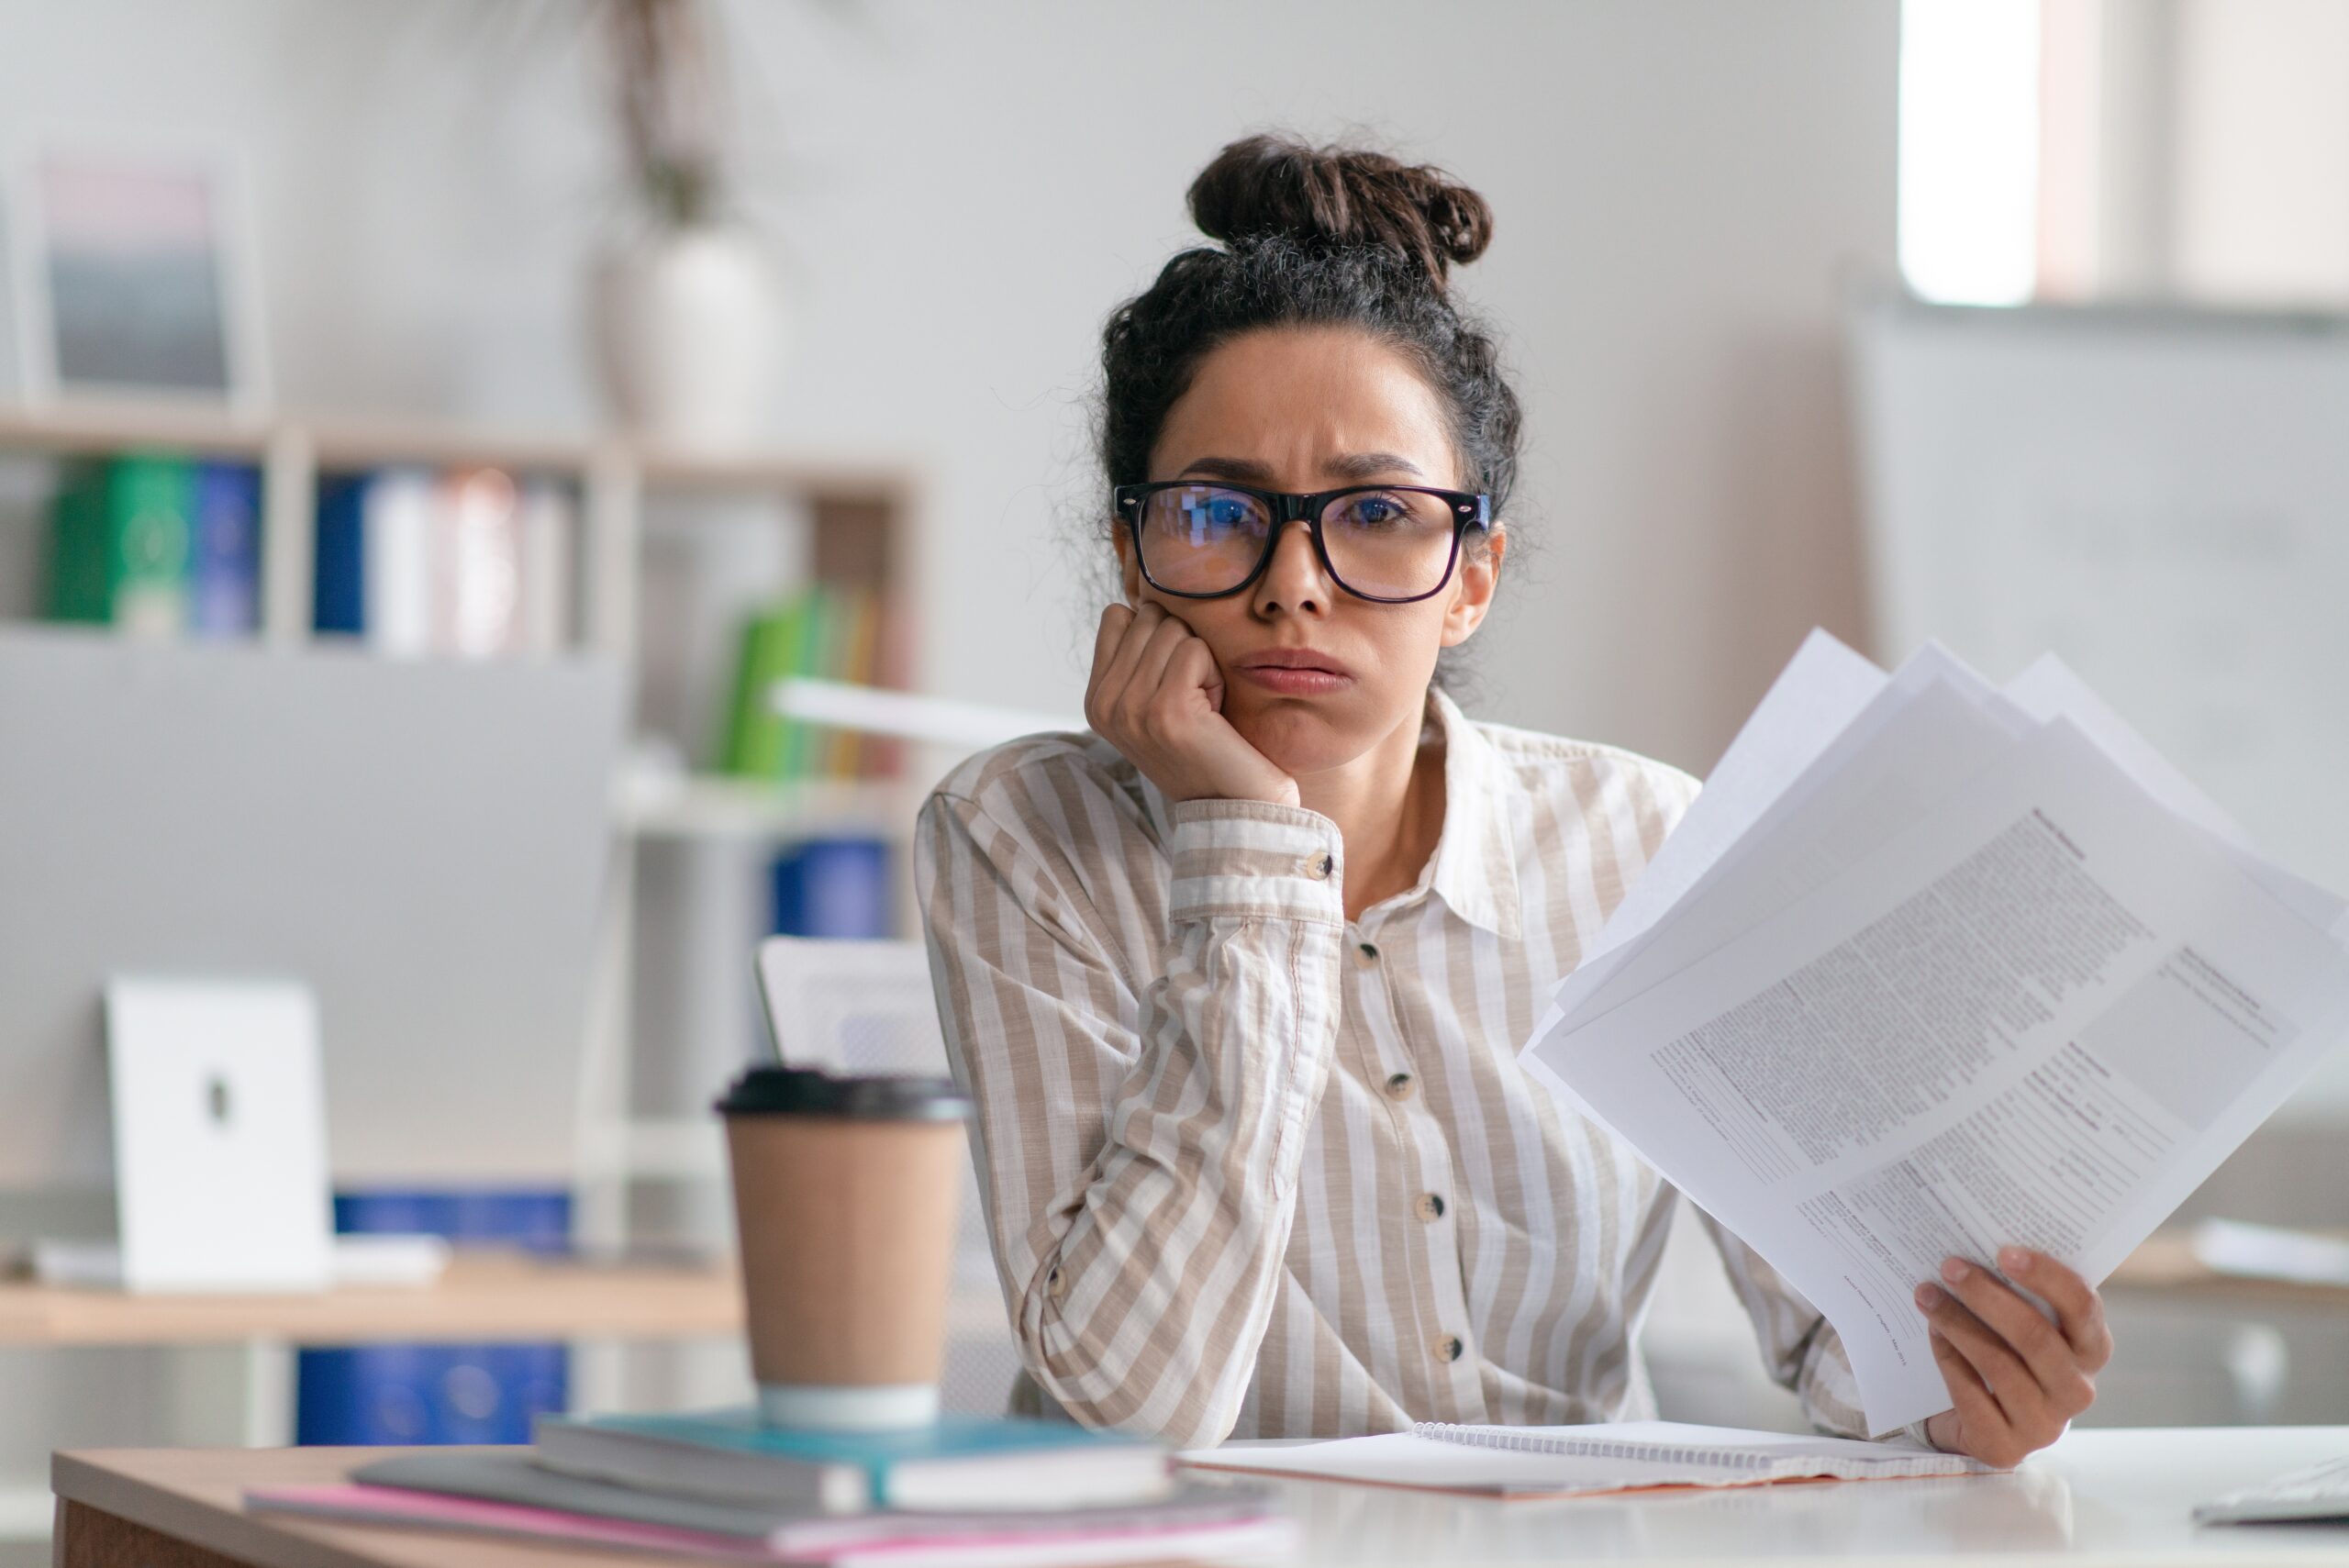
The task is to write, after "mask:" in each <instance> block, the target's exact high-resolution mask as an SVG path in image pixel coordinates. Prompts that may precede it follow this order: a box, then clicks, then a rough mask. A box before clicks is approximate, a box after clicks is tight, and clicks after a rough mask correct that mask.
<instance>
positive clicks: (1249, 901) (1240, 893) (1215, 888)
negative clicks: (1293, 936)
mask: <svg viewBox="0 0 2349 1568" xmlns="http://www.w3.org/2000/svg"><path fill="white" fill-rule="evenodd" d="M1167 817H1168V819H1169V820H1170V821H1171V822H1172V823H1173V824H1174V828H1175V833H1174V839H1173V841H1172V842H1171V843H1170V844H1169V846H1168V858H1169V859H1170V860H1172V861H1173V862H1174V873H1175V884H1174V887H1173V888H1172V889H1171V890H1170V891H1169V894H1168V897H1167V915H1168V917H1169V918H1171V919H1175V920H1209V919H1214V918H1216V917H1219V916H1220V917H1239V918H1242V919H1264V918H1267V917H1270V918H1274V919H1289V920H1312V921H1319V922H1321V923H1324V924H1327V925H1332V926H1342V925H1344V924H1345V921H1346V906H1345V897H1344V894H1343V888H1344V878H1345V865H1344V863H1343V862H1344V846H1343V843H1342V841H1341V840H1340V838H1339V835H1338V825H1337V824H1336V823H1335V822H1332V821H1330V819H1329V818H1328V817H1324V816H1322V815H1321V814H1320V813H1319V812H1318V811H1308V810H1306V809H1305V808H1304V807H1303V806H1275V805H1274V804H1273V803H1271V802H1270V801H1263V800H1186V801H1182V802H1179V803H1178V804H1176V805H1175V806H1173V807H1172V808H1171V809H1170V810H1169V811H1168V813H1167Z"/></svg>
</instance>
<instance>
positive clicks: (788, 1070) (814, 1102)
mask: <svg viewBox="0 0 2349 1568" xmlns="http://www.w3.org/2000/svg"><path fill="white" fill-rule="evenodd" d="M717 1108H718V1112H719V1114H721V1115H723V1116H828V1117H845V1118H853V1119H856V1120H860V1121H961V1120H962V1119H963V1118H965V1117H967V1116H969V1115H970V1114H971V1101H970V1096H968V1095H965V1094H963V1091H962V1090H961V1089H959V1088H957V1087H955V1085H954V1080H953V1079H952V1078H913V1077H892V1076H887V1075H884V1074H879V1073H874V1074H872V1075H869V1076H852V1075H847V1074H843V1075H841V1076H838V1077H835V1076H834V1075H833V1074H831V1073H825V1072H821V1071H818V1069H815V1068H812V1067H753V1068H751V1069H750V1070H749V1071H747V1072H745V1073H743V1074H742V1075H741V1076H740V1078H737V1079H735V1080H734V1084H733V1086H732V1087H731V1088H729V1089H728V1090H727V1091H726V1095H725V1097H724V1098H723V1099H721V1100H719V1101H718V1106H717Z"/></svg>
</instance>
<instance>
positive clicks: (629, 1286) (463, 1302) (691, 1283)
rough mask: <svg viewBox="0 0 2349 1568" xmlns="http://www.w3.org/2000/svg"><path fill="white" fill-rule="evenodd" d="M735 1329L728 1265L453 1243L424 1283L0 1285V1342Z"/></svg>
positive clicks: (334, 1341) (553, 1336) (549, 1336)
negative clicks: (271, 1287)
mask: <svg viewBox="0 0 2349 1568" xmlns="http://www.w3.org/2000/svg"><path fill="white" fill-rule="evenodd" d="M741 1326H742V1289H741V1286H740V1284H739V1283H737V1281H736V1279H735V1276H734V1274H733V1273H732V1272H731V1271H730V1270H727V1269H712V1268H690V1267H679V1268H657V1267H646V1266H644V1265H641V1264H638V1265H632V1266H629V1267H611V1268H606V1267H601V1266H593V1265H588V1264H583V1263H574V1262H566V1261H563V1260H561V1259H553V1258H536V1257H531V1256H529V1255H528V1254H526V1253H519V1252H496V1251H460V1252H458V1253H457V1254H456V1256H455V1257H454V1258H452V1259H451V1261H450V1263H449V1268H448V1272H447V1273H443V1274H442V1275H441V1276H440V1279H439V1280H438V1281H436V1282H435V1283H433V1284H429V1285H421V1286H413V1287H407V1288H400V1287H388V1286H384V1287H373V1288H367V1289H352V1288H348V1287H346V1288H342V1289H337V1290H328V1291H318V1292H314V1293H310V1294H306V1295H271V1296H130V1295H126V1294H125V1293H123V1292H121V1291H117V1290H73V1289H67V1288H64V1287H62V1286H59V1285H48V1284H37V1283H33V1282H29V1281H21V1280H19V1281H8V1282H0V1345H194V1344H234V1343H237V1342H239V1341H251V1340H264V1341H273V1342H275V1343H279V1344H288V1345H351V1344H365V1343H367V1342H369V1341H371V1340H395V1341H402V1342H406V1343H416V1342H418V1341H438V1342H442V1343H473V1342H482V1341H495V1340H594V1339H613V1340H637V1339H650V1340H657V1339H699V1338H703V1337H718V1336H722V1335H727V1334H733V1333H737V1332H739V1331H740V1329H741Z"/></svg>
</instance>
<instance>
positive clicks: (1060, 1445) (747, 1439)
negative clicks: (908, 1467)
mask: <svg viewBox="0 0 2349 1568" xmlns="http://www.w3.org/2000/svg"><path fill="white" fill-rule="evenodd" d="M544 1421H545V1423H546V1424H548V1425H562V1426H577V1427H586V1428H589V1429H593V1430H596V1431H600V1432H619V1433H626V1434H628V1435H629V1436H632V1437H640V1438H651V1439H653V1440H658V1441H662V1442H675V1443H692V1444H696V1445H698V1446H700V1447H703V1448H714V1449H725V1450H729V1451H733V1452H738V1453H752V1454H765V1455H768V1456H771V1457H773V1458H775V1459H788V1460H799V1461H803V1462H808V1463H816V1464H827V1463H829V1464H857V1465H863V1467H865V1468H866V1469H867V1470H870V1471H871V1472H873V1473H874V1475H875V1476H876V1477H878V1476H879V1475H881V1474H883V1473H886V1471H887V1470H888V1469H889V1467H890V1466H891V1465H894V1464H903V1463H906V1462H909V1461H914V1460H939V1459H966V1458H971V1457H974V1456H976V1455H980V1454H999V1453H1010V1452H1019V1451H1045V1450H1052V1449H1063V1450H1065V1449H1095V1448H1143V1447H1150V1446H1152V1445H1151V1444H1150V1443H1148V1442H1147V1440H1144V1439H1141V1438H1137V1437H1133V1436H1131V1435H1130V1434H1128V1433H1124V1432H1108V1431H1095V1430H1092V1429H1088V1428H1085V1427H1079V1426H1075V1425H1073V1424H1072V1423H1070V1422H1067V1421H1031V1420H1023V1419H1021V1418H1018V1417H1012V1416H958V1415H952V1414H949V1415H944V1416H941V1417H940V1418H938V1419H937V1420H936V1421H934V1422H932V1423H931V1424H930V1425H929V1426H926V1427H914V1428H908V1429H906V1430H903V1431H894V1432H827V1431H815V1430H810V1429H806V1428H800V1427H770V1426H767V1425H765V1424H763V1422H762V1421H761V1420H760V1418H759V1412H758V1410H757V1407H754V1406H749V1405H741V1406H735V1407H729V1408H728V1409H723V1410H704V1411H696V1412H691V1413H688V1414H685V1415H676V1416H591V1417H587V1418H571V1417H554V1416H550V1417H546V1418H544Z"/></svg>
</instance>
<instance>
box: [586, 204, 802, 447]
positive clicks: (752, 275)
mask: <svg viewBox="0 0 2349 1568" xmlns="http://www.w3.org/2000/svg"><path fill="white" fill-rule="evenodd" d="M593 298H594V309H595V313H596V322H595V328H596V351H597V356H598V358H599V359H600V361H602V367H603V373H604V384H605V390H606V393H607V395H608V396H609V398H610V400H611V403H612V406H613V411H614V412H615V413H616V414H617V415H618V417H619V418H620V420H621V421H622V423H624V424H625V425H626V426H627V427H628V428H629V429H630V430H631V431H633V432H634V433H636V434H638V435H640V436H641V437H643V438H645V439H648V440H650V441H653V442H656V443H658V444H661V445H664V446H674V447H687V448H696V449H701V450H710V449H725V448H740V447H745V446H749V445H751V444H754V443H755V442H756V441H758V440H759V439H760V438H761V437H763V436H764V435H765V434H767V432H768V430H769V428H770V422H769V417H768V416H769V409H770V407H771V406H772V402H773V399H774V392H775V386H776V373H777V372H778V371H779V370H780V368H781V364H782V359H783V350H784V336H785V311H784V301H783V291H782V287H781V282H780V279H779V278H778V277H777V275H776V272H775V268H774V260H773V258H772V257H771V256H770V255H769V253H768V251H767V250H766V247H765V246H763V245H762V244H761V243H760V242H759V240H758V239H756V237H754V236H752V235H751V234H748V233H745V232H743V231H742V230H740V229H736V228H722V227H718V226H709V227H703V228H682V229H672V230H667V231H663V232H660V233H656V234H651V235H648V236H646V237H645V238H644V239H641V240H640V241H638V242H637V243H635V244H633V245H629V246H627V247H624V248H619V249H616V250H610V251H607V253H606V254H605V255H604V256H602V257H601V258H600V259H599V260H598V261H597V262H596V269H595V276H594V288H593Z"/></svg>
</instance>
